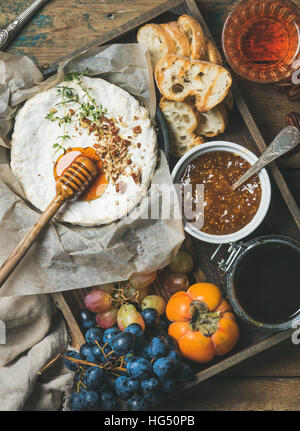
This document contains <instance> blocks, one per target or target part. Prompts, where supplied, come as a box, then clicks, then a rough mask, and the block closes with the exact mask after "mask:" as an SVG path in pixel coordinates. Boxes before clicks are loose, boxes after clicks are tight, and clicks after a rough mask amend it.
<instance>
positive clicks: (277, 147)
mask: <svg viewBox="0 0 300 431" xmlns="http://www.w3.org/2000/svg"><path fill="white" fill-rule="evenodd" d="M299 144H300V131H299V130H298V129H297V127H294V126H288V127H285V128H284V129H283V130H281V132H280V133H279V134H278V135H277V136H276V138H275V139H274V140H273V141H272V142H271V144H270V145H269V146H268V148H267V149H266V150H265V151H264V152H263V153H262V155H261V156H260V157H259V158H258V160H257V161H256V162H255V163H254V165H252V166H251V168H249V169H248V170H247V171H246V172H245V173H244V175H242V176H241V178H240V179H239V180H237V181H236V182H235V183H234V184H233V186H232V188H233V190H235V189H237V188H238V187H239V186H241V185H242V184H243V183H244V182H245V181H246V180H248V179H249V178H250V177H252V175H254V174H256V173H257V172H259V171H260V170H261V169H262V168H264V167H265V166H266V165H267V164H268V163H270V162H272V161H273V160H275V159H277V157H280V156H282V155H283V154H285V153H287V152H288V151H290V150H292V149H293V148H294V147H296V146H297V145H299Z"/></svg>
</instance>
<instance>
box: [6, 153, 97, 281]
mask: <svg viewBox="0 0 300 431" xmlns="http://www.w3.org/2000/svg"><path fill="white" fill-rule="evenodd" d="M96 175H97V166H96V164H95V163H94V162H93V160H91V159H88V158H86V157H81V156H80V157H77V158H76V159H75V160H74V161H73V162H72V164H71V165H70V166H69V167H68V168H67V169H66V171H65V172H64V174H63V175H62V176H61V177H60V178H59V179H58V180H57V183H56V196H55V198H54V199H53V200H52V202H51V203H50V204H49V206H48V207H47V208H46V209H45V211H44V212H43V213H42V214H41V216H40V218H39V219H38V220H37V222H36V223H35V224H34V225H33V226H32V228H31V229H30V230H29V232H28V233H27V234H26V235H25V237H24V238H23V239H22V240H21V241H20V242H19V244H18V245H17V246H16V248H15V249H14V251H13V252H12V253H11V254H10V255H9V256H8V258H7V259H6V261H5V262H4V263H3V265H2V266H1V268H0V287H1V286H2V285H3V283H4V282H5V281H6V280H7V278H8V277H9V276H10V274H11V273H12V272H13V270H14V269H15V268H16V266H17V265H18V263H19V262H20V261H21V259H22V258H23V257H24V255H25V254H26V252H27V251H28V250H29V249H30V247H31V246H32V244H33V243H34V241H35V240H36V239H37V237H38V235H39V234H40V232H41V231H42V229H43V228H44V227H45V226H46V224H47V223H48V222H49V221H50V220H51V218H52V217H53V216H54V215H55V214H56V212H57V211H58V210H59V208H60V207H61V206H62V204H63V203H64V202H66V201H67V200H69V199H72V198H77V197H78V196H79V195H80V194H81V193H82V192H83V191H84V190H85V189H86V188H87V187H88V186H89V185H90V184H91V183H92V181H93V180H94V179H95V177H96Z"/></svg>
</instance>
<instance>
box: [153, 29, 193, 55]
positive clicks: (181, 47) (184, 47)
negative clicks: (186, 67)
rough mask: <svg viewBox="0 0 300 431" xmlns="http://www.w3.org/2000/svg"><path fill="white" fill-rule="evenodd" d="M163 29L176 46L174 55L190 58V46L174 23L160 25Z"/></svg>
mask: <svg viewBox="0 0 300 431" xmlns="http://www.w3.org/2000/svg"><path fill="white" fill-rule="evenodd" d="M160 26H161V27H162V28H164V29H165V30H166V31H167V32H168V33H169V35H170V36H171V38H172V39H173V40H174V42H175V45H176V55H180V56H182V57H189V56H190V44H189V41H188V38H187V37H186V35H185V33H184V32H183V31H182V30H181V29H180V27H179V25H178V24H177V22H176V21H170V22H168V23H166V24H160Z"/></svg>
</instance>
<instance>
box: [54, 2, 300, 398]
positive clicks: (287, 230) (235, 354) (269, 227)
mask: <svg viewBox="0 0 300 431" xmlns="http://www.w3.org/2000/svg"><path fill="white" fill-rule="evenodd" d="M182 13H188V14H190V15H193V16H194V17H195V18H196V19H197V20H198V21H199V22H200V23H201V25H202V27H203V30H204V32H205V33H206V35H207V36H209V37H210V38H211V39H213V38H212V36H211V33H210V31H209V29H208V28H207V25H206V23H205V21H204V19H203V17H202V15H201V13H200V11H199V9H198V6H197V5H196V3H195V1H194V0H186V1H182V0H179V1H178V0H168V1H166V2H165V3H163V4H162V5H160V6H159V7H157V8H155V9H153V10H151V11H149V12H147V13H145V14H143V15H141V16H139V17H138V18H135V19H134V20H132V21H129V22H127V23H126V24H124V25H122V26H120V27H118V28H116V29H114V30H112V31H110V32H107V33H105V34H104V35H103V36H101V37H100V38H98V39H96V40H94V41H93V42H91V43H89V44H88V45H87V46H85V47H83V48H82V49H87V48H90V47H93V46H100V45H103V44H107V43H111V42H116V41H118V42H130V41H136V31H137V29H138V28H139V27H140V26H141V25H142V24H144V23H146V22H158V23H161V22H167V21H170V20H171V19H174V18H175V19H176V18H177V17H176V15H180V14H182ZM82 49H80V50H77V51H76V52H73V53H72V54H71V55H74V54H76V53H79V52H80V51H81V50H82ZM68 57H69V56H68ZM65 59H66V57H64V58H62V59H59V60H58V61H61V60H65ZM53 68H55V65H54V66H53ZM232 92H233V95H234V99H235V108H234V110H233V111H232V112H231V113H230V117H229V126H228V128H227V130H226V132H225V133H224V134H223V135H220V136H219V137H218V138H220V139H224V140H228V141H232V142H236V143H239V144H241V145H244V146H245V147H247V148H249V149H250V150H251V151H253V152H254V153H256V154H257V155H259V154H260V153H261V152H262V151H263V150H264V149H265V148H266V144H265V142H264V140H263V138H262V136H261V134H260V132H259V130H258V128H257V126H256V124H255V122H254V120H253V118H252V116H251V114H250V112H249V110H248V107H247V105H246V103H245V101H244V99H243V97H242V95H241V93H240V92H239V89H238V87H237V85H236V84H235V83H233V86H232ZM269 172H270V173H271V181H272V199H271V205H270V210H269V212H268V215H267V217H266V219H265V221H264V222H263V224H262V225H261V226H260V227H259V228H258V229H257V230H256V231H255V232H254V234H252V235H251V236H250V237H249V238H247V239H250V238H253V237H257V236H260V235H266V234H283V235H287V236H290V237H293V238H294V239H299V238H300V212H299V209H298V206H297V204H296V202H295V200H294V198H293V196H292V194H291V192H290V190H289V189H288V187H287V185H286V183H285V181H284V179H283V177H282V175H281V172H280V170H279V169H278V167H277V165H276V163H273V164H272V165H271V166H270V168H269ZM247 239H246V240H247ZM194 246H195V249H196V253H195V256H196V262H197V264H198V265H199V266H200V267H201V269H202V270H203V272H204V273H205V275H206V277H207V280H208V281H211V282H213V283H216V284H218V285H219V286H222V287H225V282H224V281H225V280H224V275H223V274H222V272H221V271H220V270H219V269H218V267H217V265H216V264H214V263H212V262H211V260H210V256H211V255H212V253H213V251H214V250H215V248H216V246H215V245H212V244H206V243H202V242H195V243H194ZM193 278H194V280H196V281H197V279H198V276H197V271H195V273H194V275H193ZM191 281H192V280H191ZM155 289H156V290H157V291H158V292H159V293H161V294H163V295H164V296H165V292H164V291H163V290H162V282H161V277H160V276H159V277H158V281H157V283H156V284H155ZM88 290H89V289H81V290H75V291H68V292H64V293H58V294H55V297H56V301H57V303H58V305H59V307H60V308H61V311H62V312H63V314H64V317H65V319H66V320H67V322H68V325H69V328H70V333H71V337H72V342H73V345H74V347H78V346H80V345H81V344H82V343H84V337H83V334H82V332H81V330H80V328H79V326H78V324H77V322H76V314H77V312H78V310H79V308H81V307H82V304H83V298H84V295H85V293H86V291H88ZM239 325H240V328H241V336H240V341H239V342H238V345H237V346H236V347H235V349H234V350H233V351H232V352H230V354H228V355H227V356H225V357H222V358H219V359H216V360H214V361H213V362H210V363H209V364H204V365H197V374H196V378H195V379H194V380H193V381H192V382H190V383H188V384H187V385H185V387H184V389H186V388H188V387H191V386H194V385H196V384H198V383H199V382H201V381H204V380H206V379H207V378H209V377H212V376H214V375H216V374H218V373H220V372H222V371H224V370H226V369H228V368H229V367H231V366H233V365H235V364H238V363H239V362H241V361H243V360H245V359H247V358H250V357H252V356H254V355H256V354H257V353H259V352H262V351H263V350H265V349H268V348H270V347H272V346H274V345H276V344H278V343H280V342H281V341H283V340H286V339H288V338H290V337H291V333H292V330H288V331H283V332H280V333H275V334H274V333H270V332H265V331H262V330H259V329H256V328H252V327H250V326H248V325H246V324H245V323H244V322H242V321H240V322H239ZM181 390H182V389H181Z"/></svg>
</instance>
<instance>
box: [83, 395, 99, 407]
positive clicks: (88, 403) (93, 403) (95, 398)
mask: <svg viewBox="0 0 300 431" xmlns="http://www.w3.org/2000/svg"><path fill="white" fill-rule="evenodd" d="M82 396H83V398H84V404H85V407H86V408H87V409H97V408H100V397H99V394H97V392H96V391H85V392H84V393H82Z"/></svg>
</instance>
